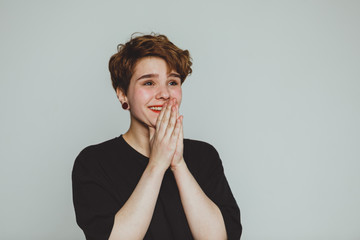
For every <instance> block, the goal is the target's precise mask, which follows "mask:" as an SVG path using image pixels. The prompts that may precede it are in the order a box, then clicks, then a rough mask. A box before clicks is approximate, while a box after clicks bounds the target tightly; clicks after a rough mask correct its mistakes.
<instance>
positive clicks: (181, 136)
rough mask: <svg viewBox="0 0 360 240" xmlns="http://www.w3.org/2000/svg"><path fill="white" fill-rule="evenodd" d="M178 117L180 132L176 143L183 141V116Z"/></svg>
mask: <svg viewBox="0 0 360 240" xmlns="http://www.w3.org/2000/svg"><path fill="white" fill-rule="evenodd" d="M179 118H180V133H179V138H178V143H179V144H183V141H184V128H183V119H184V116H180V117H179Z"/></svg>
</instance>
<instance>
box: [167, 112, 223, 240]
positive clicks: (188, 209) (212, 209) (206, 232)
mask: <svg viewBox="0 0 360 240" xmlns="http://www.w3.org/2000/svg"><path fill="white" fill-rule="evenodd" d="M180 119H181V125H180V126H181V131H180V134H179V138H178V141H177V148H176V151H175V154H174V157H173V159H172V162H171V170H172V171H173V173H174V177H175V180H176V183H177V186H178V189H179V193H180V198H181V202H182V205H183V207H184V211H185V215H186V218H187V221H188V223H189V227H190V229H191V232H192V234H193V237H194V238H195V239H207V240H208V239H217V240H219V239H227V234H226V228H225V223H224V219H223V217H222V214H221V212H220V209H219V208H218V206H217V205H216V204H215V203H214V202H213V201H211V199H209V198H208V197H207V196H206V194H205V193H204V192H203V190H202V189H201V187H200V186H199V184H198V183H197V181H196V180H195V178H194V177H193V175H192V174H191V172H190V171H189V169H188V167H187V165H186V163H185V161H184V158H183V131H182V119H183V118H182V117H181V118H180Z"/></svg>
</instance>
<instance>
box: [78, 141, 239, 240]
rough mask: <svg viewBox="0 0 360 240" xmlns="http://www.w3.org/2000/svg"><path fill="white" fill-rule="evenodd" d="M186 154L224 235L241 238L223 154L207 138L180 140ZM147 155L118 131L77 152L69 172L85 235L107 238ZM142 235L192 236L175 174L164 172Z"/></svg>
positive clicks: (149, 238) (156, 239) (157, 238)
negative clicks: (216, 209) (216, 212)
mask: <svg viewBox="0 0 360 240" xmlns="http://www.w3.org/2000/svg"><path fill="white" fill-rule="evenodd" d="M184 159H185V161H186V164H187V166H188V168H189V170H190V172H191V173H192V174H193V176H194V177H195V179H196V180H197V182H198V183H199V185H200V186H201V188H202V190H203V191H204V192H205V194H206V195H207V196H208V197H209V198H210V199H211V200H212V201H213V202H214V203H215V204H216V205H217V206H218V207H219V209H220V211H221V213H222V215H223V218H224V222H225V226H226V231H227V234H228V239H229V240H232V239H240V235H241V231H242V227H241V224H240V211H239V208H238V206H237V204H236V201H235V199H234V197H233V195H232V193H231V190H230V187H229V185H228V182H227V180H226V178H225V175H224V171H223V167H222V163H221V160H220V158H219V155H218V153H217V152H216V150H215V148H214V147H212V146H211V145H210V144H208V143H205V142H200V141H195V140H189V139H185V140H184ZM147 162H148V158H147V157H145V156H143V155H141V154H140V153H139V152H137V151H136V150H135V149H133V148H132V147H131V146H130V145H129V144H127V143H126V141H125V140H124V139H123V137H122V136H120V137H117V138H114V139H111V140H109V141H106V142H103V143H100V144H97V145H93V146H89V147H87V148H85V149H84V150H83V151H81V152H80V154H79V155H78V157H77V158H76V160H75V163H74V168H73V172H72V182H73V201H74V207H75V213H76V221H77V223H78V225H79V226H80V228H81V229H82V230H83V231H84V233H85V236H86V239H88V240H107V239H108V238H109V236H110V233H111V230H112V226H113V223H114V216H115V214H116V213H117V212H118V211H119V209H120V208H121V207H122V206H123V205H124V203H125V202H126V200H127V199H128V198H129V197H130V195H131V193H132V192H133V190H134V189H135V187H136V185H137V183H138V181H139V180H140V177H141V175H142V173H143V172H144V170H145V168H146V165H147ZM144 239H146V240H162V239H166V240H169V239H174V240H177V239H178V240H187V239H193V237H192V235H191V231H190V228H189V225H188V223H187V220H186V216H185V212H184V210H183V207H182V204H181V200H180V195H179V192H178V188H177V185H176V182H175V178H174V175H173V173H172V172H171V170H170V169H168V170H167V171H166V173H165V175H164V179H163V182H162V185H161V188H160V192H159V196H158V199H157V203H156V206H155V210H154V214H153V217H152V220H151V223H150V226H149V229H148V231H147V233H146V235H145V237H144Z"/></svg>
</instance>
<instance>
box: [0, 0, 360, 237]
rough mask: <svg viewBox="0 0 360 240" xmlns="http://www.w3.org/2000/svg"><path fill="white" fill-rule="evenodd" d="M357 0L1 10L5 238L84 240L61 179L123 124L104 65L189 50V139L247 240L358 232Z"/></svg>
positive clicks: (5, 1)
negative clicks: (157, 49)
mask: <svg viewBox="0 0 360 240" xmlns="http://www.w3.org/2000/svg"><path fill="white" fill-rule="evenodd" d="M359 12H360V1H342V0H338V1H300V0H299V1H285V0H284V1H190V0H186V1H165V0H163V1H160V0H152V1H145V0H143V1H140V0H138V1H85V0H79V1H25V0H23V1H16V0H14V1H13V0H1V1H0V31H1V37H0V100H1V103H0V104H1V105H0V107H1V108H0V110H1V117H0V121H1V124H0V148H1V151H0V159H1V168H0V184H1V186H0V189H1V204H0V211H1V212H0V216H1V217H0V228H1V231H0V239H7V240H11V239H29V240H39V239H53V240H57V239H59V240H60V239H61V240H63V239H74V240H77V239H84V236H83V234H82V232H81V230H80V229H79V228H78V227H77V225H76V223H75V215H74V211H73V206H72V193H71V170H72V164H73V162H74V159H75V157H76V156H77V154H78V153H79V152H80V150H81V149H83V148H84V147H85V146H87V145H90V144H94V143H98V142H102V141H104V140H107V139H110V138H113V137H116V136H119V135H120V134H121V133H123V132H124V131H126V130H127V127H128V124H129V117H128V113H127V112H125V111H123V110H122V109H121V106H120V104H119V103H118V101H117V99H116V97H115V93H114V91H113V89H112V87H111V83H110V77H109V73H108V70H107V64H108V60H109V58H110V56H111V55H112V54H113V53H115V52H116V45H117V44H118V43H121V42H122V43H123V42H125V41H127V40H128V39H129V37H130V35H131V34H132V33H133V32H144V33H149V32H151V31H154V32H158V33H163V34H166V35H167V36H168V37H169V38H170V40H171V41H173V42H174V43H175V44H177V45H178V46H179V47H181V48H184V49H189V50H190V53H191V55H192V57H193V61H194V65H193V74H192V76H190V77H189V78H188V79H187V81H186V82H185V83H184V85H183V94H184V95H183V105H182V113H183V115H184V124H185V135H186V137H187V138H194V139H200V140H204V141H207V142H209V143H211V144H213V145H214V146H215V147H216V148H217V150H218V151H219V153H220V156H221V157H222V160H223V164H224V167H225V171H226V174H227V177H228V180H229V182H230V185H231V187H232V190H233V193H234V195H235V198H236V199H237V202H238V204H239V206H240V209H241V213H242V222H243V227H244V232H243V237H242V239H245V240H263V239H267V240H282V239H284V240H285V239H286V240H288V239H292V240H297V239H299V240H303V239H306V240H319V239H326V240H331V239H349V240H358V239H360V204H359V203H360V174H359V172H360V171H359V170H360V124H359V123H360V47H359V46H360V45H359V43H360V27H359V23H360V14H359Z"/></svg>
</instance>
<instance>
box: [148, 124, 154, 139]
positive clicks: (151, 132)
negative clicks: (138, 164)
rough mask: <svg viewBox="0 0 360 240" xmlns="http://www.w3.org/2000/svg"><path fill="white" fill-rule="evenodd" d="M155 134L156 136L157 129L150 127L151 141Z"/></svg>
mask: <svg viewBox="0 0 360 240" xmlns="http://www.w3.org/2000/svg"><path fill="white" fill-rule="evenodd" d="M154 134H155V128H153V127H149V139H150V141H151V140H152V139H153V137H154Z"/></svg>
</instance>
